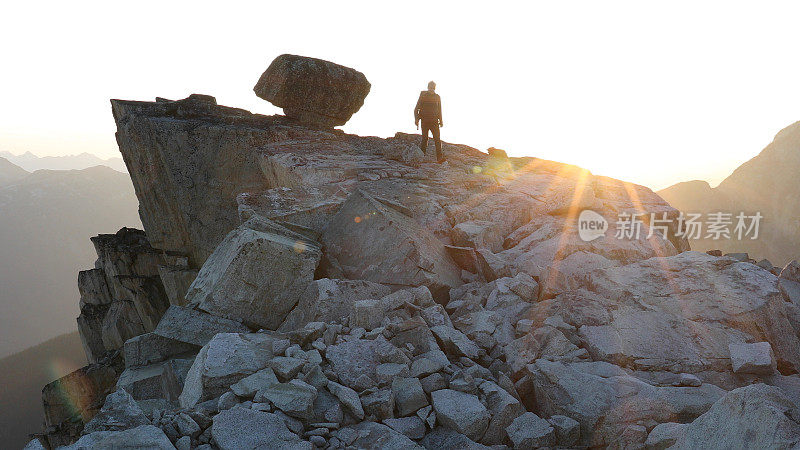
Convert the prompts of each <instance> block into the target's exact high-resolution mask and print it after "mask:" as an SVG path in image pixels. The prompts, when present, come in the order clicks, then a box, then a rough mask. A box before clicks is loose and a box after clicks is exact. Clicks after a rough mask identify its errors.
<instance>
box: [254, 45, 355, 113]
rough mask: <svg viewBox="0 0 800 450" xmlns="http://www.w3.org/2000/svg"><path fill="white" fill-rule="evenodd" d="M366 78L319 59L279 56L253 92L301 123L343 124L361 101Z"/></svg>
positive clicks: (353, 71) (351, 70) (348, 69)
mask: <svg viewBox="0 0 800 450" xmlns="http://www.w3.org/2000/svg"><path fill="white" fill-rule="evenodd" d="M370 87H371V86H370V84H369V81H367V77H365V76H364V74H363V73H361V72H359V71H357V70H355V69H351V68H349V67H345V66H340V65H339V64H334V63H332V62H329V61H324V60H322V59H316V58H309V57H306V56H297V55H280V56H278V57H277V58H275V60H274V61H272V64H270V65H269V67H268V68H267V70H266V71H265V72H264V73H263V74H262V75H261V78H260V79H259V80H258V83H256V85H255V87H254V88H253V91H255V93H256V95H257V96H259V97H261V98H263V99H264V100H267V101H269V102H270V103H272V104H273V105H275V106H279V107H281V108H283V112H284V113H285V114H286V115H287V116H288V117H292V118H295V119H298V120H299V121H300V122H302V123H306V124H310V125H318V126H323V127H335V126H337V125H344V124H345V123H346V122H347V121H348V120H349V119H350V116H352V115H353V114H354V113H355V112H356V111H358V110H359V109H360V108H361V105H363V104H364V98H365V97H366V96H367V94H369V89H370Z"/></svg>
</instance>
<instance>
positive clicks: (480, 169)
mask: <svg viewBox="0 0 800 450" xmlns="http://www.w3.org/2000/svg"><path fill="white" fill-rule="evenodd" d="M481 172H483V167H481V166H472V173H481Z"/></svg>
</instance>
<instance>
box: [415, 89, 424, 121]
mask: <svg viewBox="0 0 800 450" xmlns="http://www.w3.org/2000/svg"><path fill="white" fill-rule="evenodd" d="M420 108H422V96H421V95H420V96H419V98H418V99H417V106H415V107H414V123H418V122H419V110H420Z"/></svg>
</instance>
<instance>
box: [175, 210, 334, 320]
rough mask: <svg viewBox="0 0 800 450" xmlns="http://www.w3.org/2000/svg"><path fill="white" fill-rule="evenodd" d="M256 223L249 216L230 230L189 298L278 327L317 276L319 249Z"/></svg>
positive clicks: (234, 315) (215, 311)
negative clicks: (245, 220)
mask: <svg viewBox="0 0 800 450" xmlns="http://www.w3.org/2000/svg"><path fill="white" fill-rule="evenodd" d="M252 220H253V219H251V221H252ZM264 220H266V219H264ZM253 228H256V227H254V226H252V224H251V222H247V223H245V224H243V225H242V226H240V227H238V228H236V229H235V230H233V231H231V232H230V233H228V235H227V236H226V237H225V239H224V240H223V241H222V242H221V243H220V244H219V246H218V247H217V249H216V250H215V251H214V253H213V254H212V255H211V256H210V257H209V258H208V260H207V261H206V263H205V264H203V267H202V268H201V269H200V272H199V273H198V274H197V278H196V279H195V281H194V282H193V283H192V285H191V287H190V288H189V292H188V293H187V294H186V299H187V300H188V301H189V303H190V304H191V305H194V306H196V307H197V308H199V309H201V310H203V311H206V312H208V313H210V314H213V315H217V316H221V317H225V318H228V319H233V320H239V321H242V322H244V323H245V324H247V325H249V326H252V327H253V328H266V329H270V330H274V329H277V328H278V327H279V326H280V325H281V323H282V322H283V320H284V319H285V318H286V316H287V315H288V314H289V312H290V311H291V310H292V308H294V306H295V305H296V304H297V301H298V300H299V299H300V296H301V295H302V293H303V292H304V291H305V289H306V287H307V286H308V284H309V283H311V281H312V280H313V279H314V271H315V270H316V268H317V264H318V263H319V260H320V257H321V252H320V250H319V249H318V248H317V247H316V245H315V244H314V243H312V242H309V241H307V240H304V239H303V238H302V236H297V235H293V234H292V233H291V232H289V230H286V229H282V227H280V226H279V225H276V224H275V225H274V228H273V229H272V230H266V229H264V231H259V230H256V229H253ZM277 233H280V234H277Z"/></svg>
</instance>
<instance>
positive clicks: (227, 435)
mask: <svg viewBox="0 0 800 450" xmlns="http://www.w3.org/2000/svg"><path fill="white" fill-rule="evenodd" d="M211 436H212V437H213V438H214V442H215V443H216V444H217V446H218V447H219V448H220V450H239V449H243V448H251V449H255V448H269V449H284V450H295V449H297V450H303V449H307V450H311V449H313V448H314V446H313V445H312V444H311V443H310V442H307V441H303V440H301V439H300V438H299V437H298V436H297V435H296V434H294V433H292V432H291V431H289V428H287V427H286V422H284V420H283V419H281V418H280V417H279V416H277V415H275V414H270V413H265V412H261V411H254V410H252V409H247V408H241V407H235V408H231V409H229V410H226V411H222V412H221V413H219V414H217V415H216V416H214V422H213V424H212V425H211Z"/></svg>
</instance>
